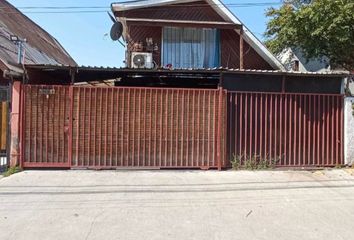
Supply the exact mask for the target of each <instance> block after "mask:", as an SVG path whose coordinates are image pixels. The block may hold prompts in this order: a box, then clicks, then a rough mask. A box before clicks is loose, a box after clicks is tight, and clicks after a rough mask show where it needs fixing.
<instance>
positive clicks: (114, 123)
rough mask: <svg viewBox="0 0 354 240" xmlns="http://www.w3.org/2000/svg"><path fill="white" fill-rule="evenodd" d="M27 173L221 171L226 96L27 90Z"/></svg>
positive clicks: (72, 88)
mask: <svg viewBox="0 0 354 240" xmlns="http://www.w3.org/2000/svg"><path fill="white" fill-rule="evenodd" d="M23 96H24V98H23V99H24V100H23V101H24V106H25V107H24V108H23V109H24V110H23V123H22V125H23V127H22V129H23V141H22V149H23V150H22V154H23V155H22V159H23V166H24V167H71V168H92V169H112V168H201V169H209V168H219V169H221V168H222V167H224V166H225V165H226V163H225V162H224V160H225V157H224V154H225V144H226V142H225V141H224V140H223V139H224V138H223V136H224V129H225V126H224V123H225V116H226V112H225V106H224V103H225V99H226V92H224V91H222V90H197V89H193V90H192V89H158V88H93V87H75V86H33V85H32V86H31V85H24V87H23Z"/></svg>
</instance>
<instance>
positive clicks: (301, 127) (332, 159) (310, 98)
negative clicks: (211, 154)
mask: <svg viewBox="0 0 354 240" xmlns="http://www.w3.org/2000/svg"><path fill="white" fill-rule="evenodd" d="M227 118H228V127H227V129H228V131H227V133H228V134H227V135H228V136H227V157H228V159H230V160H231V159H232V158H234V157H237V158H238V159H241V160H242V161H243V163H244V162H245V161H246V160H249V159H252V158H254V159H258V160H266V161H268V162H273V163H276V165H278V166H289V167H302V166H307V167H309V166H314V167H315V166H335V165H342V164H343V96H342V95H321V94H316V95H315V94H290V93H287V94H280V93H245V92H229V93H228V117H227Z"/></svg>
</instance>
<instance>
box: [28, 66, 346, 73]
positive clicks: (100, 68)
mask: <svg viewBox="0 0 354 240" xmlns="http://www.w3.org/2000/svg"><path fill="white" fill-rule="evenodd" d="M26 67H27V68H32V69H33V68H34V69H42V70H60V69H63V70H69V69H70V68H71V67H70V66H66V65H50V64H49V65H48V64H44V65H26ZM76 69H77V70H78V71H81V70H84V71H117V72H137V73H141V72H184V73H189V72H190V73H194V72H199V73H203V72H210V73H213V72H214V73H215V72H218V73H221V72H223V73H244V74H279V75H296V76H301V75H303V76H349V75H350V72H348V71H327V72H296V71H286V70H257V69H234V68H225V67H219V68H178V69H176V68H173V69H170V68H157V69H144V68H141V69H138V68H123V67H105V66H84V65H82V66H78V67H76Z"/></svg>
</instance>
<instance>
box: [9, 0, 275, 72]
mask: <svg viewBox="0 0 354 240" xmlns="http://www.w3.org/2000/svg"><path fill="white" fill-rule="evenodd" d="M8 1H9V2H10V3H11V4H13V5H14V6H15V7H19V8H20V10H21V11H22V12H24V13H25V14H26V15H27V16H28V17H29V18H31V19H32V20H33V21H34V22H36V23H37V24H38V25H40V26H41V27H42V28H43V29H45V30H46V31H48V32H49V33H50V34H51V35H52V36H54V37H55V38H56V39H57V40H58V41H59V42H60V43H61V44H62V45H63V47H64V48H65V49H66V50H67V51H68V52H69V54H70V55H71V56H72V57H73V58H74V60H75V61H76V62H77V63H78V64H79V65H85V66H106V67H108V66H109V67H121V66H124V63H123V60H124V51H125V50H124V47H122V46H121V45H120V44H119V43H118V42H113V41H112V40H111V39H110V37H109V32H110V28H111V26H112V21H111V19H110V18H109V17H108V14H107V13H105V12H95V13H92V12H90V13H43V12H48V11H69V10H67V9H65V10H48V9H29V8H26V7H68V6H70V7H72V6H74V7H92V6H99V7H107V11H109V9H110V4H111V3H112V1H114V0H61V1H55V0H8ZM223 2H224V3H225V4H226V5H229V8H230V10H231V11H232V12H233V13H234V14H235V15H236V16H237V17H238V18H239V19H240V20H241V21H242V22H243V23H244V24H245V25H246V26H247V27H248V28H249V29H250V30H251V31H252V32H253V33H254V34H255V35H256V36H257V37H258V38H259V39H261V40H262V38H263V35H262V34H263V33H264V31H265V29H266V22H267V19H266V17H265V11H266V9H267V8H269V7H270V6H271V5H266V6H254V5H253V6H252V7H236V6H234V5H232V4H241V3H275V4H274V6H275V7H276V6H279V2H280V0H224V1H223ZM277 3H278V4H277ZM230 4H231V5H230ZM78 10H84V9H81V8H80V9H78ZM87 10H91V11H92V9H86V11H87ZM95 10H96V9H95ZM98 10H99V11H104V10H105V9H101V8H100V9H98ZM73 11H75V10H73ZM76 11H77V10H76ZM31 12H32V13H31ZM33 12H35V13H33ZM39 12H41V13H39ZM107 34H108V35H107Z"/></svg>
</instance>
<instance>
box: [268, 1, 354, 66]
mask: <svg viewBox="0 0 354 240" xmlns="http://www.w3.org/2000/svg"><path fill="white" fill-rule="evenodd" d="M266 15H267V17H269V18H270V20H269V22H268V24H267V30H266V33H265V36H266V45H267V47H268V48H269V49H270V50H271V51H273V52H274V53H280V52H281V51H282V50H283V49H285V48H289V47H291V48H300V49H302V51H303V53H304V55H305V57H306V58H307V59H311V58H320V57H323V56H327V57H328V58H329V59H330V61H331V65H332V66H333V67H342V68H344V69H347V70H353V69H354V0H284V4H283V5H282V6H281V7H280V8H279V9H276V8H270V9H268V10H267V13H266Z"/></svg>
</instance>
